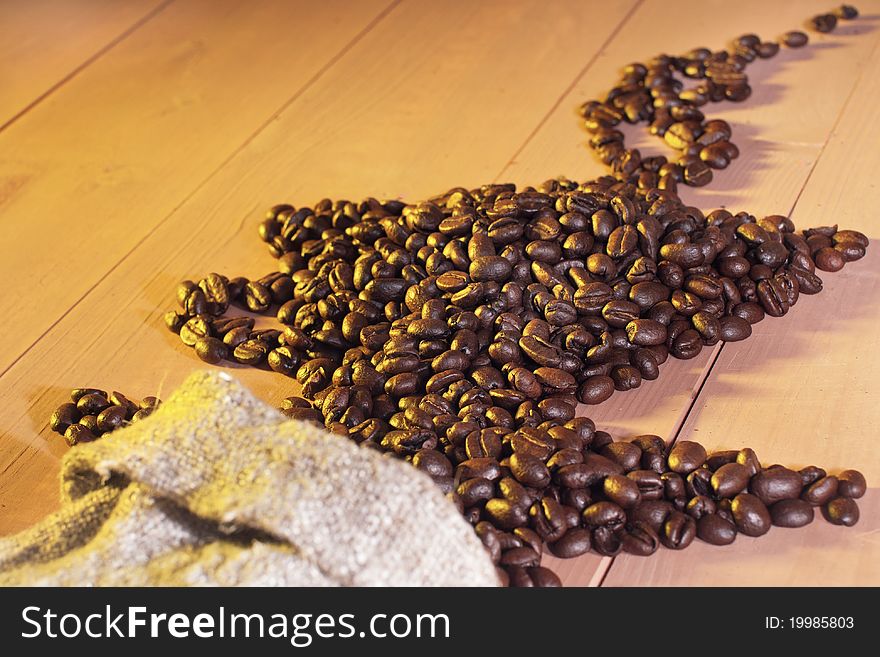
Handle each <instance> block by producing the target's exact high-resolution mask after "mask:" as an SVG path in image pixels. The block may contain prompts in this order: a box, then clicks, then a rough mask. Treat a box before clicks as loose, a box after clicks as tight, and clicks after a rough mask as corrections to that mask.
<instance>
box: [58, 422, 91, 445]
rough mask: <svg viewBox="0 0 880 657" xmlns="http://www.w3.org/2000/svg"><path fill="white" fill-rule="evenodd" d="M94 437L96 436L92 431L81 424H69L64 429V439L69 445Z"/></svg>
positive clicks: (84, 441)
mask: <svg viewBox="0 0 880 657" xmlns="http://www.w3.org/2000/svg"><path fill="white" fill-rule="evenodd" d="M96 438H97V436H96V435H95V434H94V433H92V432H91V431H89V430H88V429H87V428H86V427H84V426H83V425H81V424H71V425H70V426H69V427H67V429H66V430H65V431H64V440H66V441H67V444H68V445H69V446H71V447H73V446H74V445H78V444H80V443H90V442H92V441H93V440H95V439H96Z"/></svg>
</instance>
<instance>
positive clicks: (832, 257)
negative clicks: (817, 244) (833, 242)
mask: <svg viewBox="0 0 880 657" xmlns="http://www.w3.org/2000/svg"><path fill="white" fill-rule="evenodd" d="M813 259H814V260H815V261H816V267H818V268H819V269H821V270H822V271H831V272H834V271H840V270H841V269H843V266H844V265H845V264H846V259H845V258H844V257H843V255H842V254H841V253H840V251H837V250H836V249H832V248H830V247H827V246H826V247H824V248H821V249H819V250H818V251H816V253H815V255H814V256H813Z"/></svg>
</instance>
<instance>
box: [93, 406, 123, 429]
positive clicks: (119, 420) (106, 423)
mask: <svg viewBox="0 0 880 657" xmlns="http://www.w3.org/2000/svg"><path fill="white" fill-rule="evenodd" d="M126 416H127V409H126V408H125V407H124V406H108V407H107V408H105V409H104V410H103V411H101V412H100V413H99V414H98V418H97V425H98V429H99V430H100V431H101V432H103V433H108V432H110V431H114V430H116V429H118V428H119V427H121V426H122V425H123V424H125V422H126Z"/></svg>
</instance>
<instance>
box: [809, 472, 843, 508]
mask: <svg viewBox="0 0 880 657" xmlns="http://www.w3.org/2000/svg"><path fill="white" fill-rule="evenodd" d="M837 490H838V479H837V477H822V478H821V479H819V480H817V481H815V482H813V483H812V484H810V485H809V486H807V487H805V488H804V492H803V493H802V494H801V499H803V500H805V501H806V502H809V503H810V504H812V505H813V506H822V505H823V504H826V503H828V502H830V501H831V500H833V499H834V498H835V497H837Z"/></svg>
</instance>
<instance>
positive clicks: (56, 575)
mask: <svg viewBox="0 0 880 657" xmlns="http://www.w3.org/2000/svg"><path fill="white" fill-rule="evenodd" d="M61 489H62V508H61V510H60V511H59V512H57V513H55V514H54V515H52V516H50V517H48V518H46V519H45V520H43V521H42V522H40V523H39V524H38V525H36V526H35V527H32V528H31V529H29V530H26V531H24V532H22V533H21V534H18V535H16V536H13V537H11V538H7V539H3V540H2V541H0V584H2V585H62V586H64V585H98V586H101V585H113V586H124V585H130V586H140V585H147V586H150V585H157V586H190V585H221V586H237V585H279V586H291V585H318V586H321V585H331V586H332V585H344V586H382V585H398V586H467V585H473V586H496V585H497V584H498V581H497V578H496V575H495V568H494V567H493V565H492V563H491V561H490V559H489V557H488V555H487V553H486V552H485V550H484V549H483V546H482V544H481V543H480V541H479V539H478V538H477V537H476V535H475V534H474V532H473V529H472V528H471V527H470V526H469V525H468V524H467V523H466V522H465V520H464V519H463V518H462V517H461V515H460V514H459V513H458V512H457V511H456V509H455V507H454V506H453V505H452V504H451V503H450V502H449V501H448V500H446V499H445V498H444V497H443V495H442V494H441V492H440V491H439V489H438V488H437V487H436V486H435V485H434V483H433V482H432V481H431V480H430V479H429V478H428V477H426V476H425V475H423V474H422V473H420V472H418V471H416V470H415V469H414V468H413V467H412V466H410V465H409V464H406V463H403V462H400V461H398V460H395V459H392V458H389V457H386V456H382V455H381V454H379V453H378V452H376V451H374V450H368V449H361V448H359V447H357V446H356V445H355V444H353V443H352V442H350V441H348V440H346V439H344V438H341V437H338V436H334V435H331V434H329V433H327V432H325V431H322V430H321V429H319V428H317V427H314V426H312V425H309V424H306V423H302V422H298V421H294V420H287V419H286V418H284V417H283V416H282V415H281V414H280V413H278V412H277V411H276V410H275V409H273V408H271V407H269V406H267V405H266V404H264V403H263V402H261V401H259V400H258V399H256V398H255V397H254V396H253V395H252V394H251V393H250V392H249V391H248V390H247V389H245V388H244V387H243V386H242V385H241V384H239V383H238V382H237V381H236V380H235V379H233V378H232V377H230V376H229V375H227V374H225V373H223V372H197V373H195V374H193V375H192V376H190V377H189V378H188V379H187V381H186V382H185V383H184V384H183V386H182V387H181V388H180V389H178V390H177V392H175V393H174V394H173V395H172V396H171V397H170V398H169V399H168V400H167V401H166V402H165V404H164V405H162V406H161V407H160V408H159V409H158V410H157V411H156V412H155V413H153V415H151V416H150V417H149V418H146V419H145V420H142V421H141V422H138V423H135V424H133V425H131V426H129V427H127V428H125V429H120V430H117V431H115V432H114V433H113V434H110V435H107V436H105V437H103V438H101V439H100V440H98V441H95V442H93V443H90V444H87V445H82V446H77V447H74V448H72V449H71V450H70V451H69V452H68V454H67V455H66V456H65V458H64V460H63V463H62V473H61Z"/></svg>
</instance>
